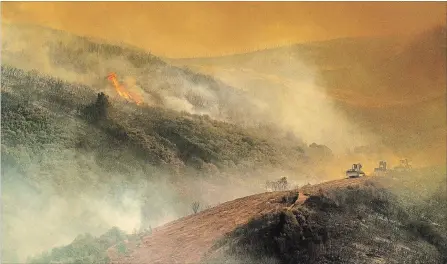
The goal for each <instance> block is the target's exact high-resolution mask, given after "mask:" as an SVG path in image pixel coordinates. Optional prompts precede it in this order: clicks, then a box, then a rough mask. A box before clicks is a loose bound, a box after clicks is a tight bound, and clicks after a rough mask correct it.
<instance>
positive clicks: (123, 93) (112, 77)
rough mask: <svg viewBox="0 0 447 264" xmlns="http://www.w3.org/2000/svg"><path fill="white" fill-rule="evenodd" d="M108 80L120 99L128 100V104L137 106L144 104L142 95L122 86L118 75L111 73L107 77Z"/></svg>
mask: <svg viewBox="0 0 447 264" xmlns="http://www.w3.org/2000/svg"><path fill="white" fill-rule="evenodd" d="M107 79H108V80H109V81H110V82H111V83H112V85H113V87H114V88H115V91H116V92H117V94H118V95H119V96H120V97H122V98H124V99H126V100H127V101H128V102H133V103H135V104H137V105H140V104H142V103H143V97H142V96H141V95H139V94H137V93H133V92H131V91H129V90H128V89H126V88H125V87H124V86H123V85H122V84H120V83H119V81H118V77H117V75H116V73H110V74H109V75H108V76H107Z"/></svg>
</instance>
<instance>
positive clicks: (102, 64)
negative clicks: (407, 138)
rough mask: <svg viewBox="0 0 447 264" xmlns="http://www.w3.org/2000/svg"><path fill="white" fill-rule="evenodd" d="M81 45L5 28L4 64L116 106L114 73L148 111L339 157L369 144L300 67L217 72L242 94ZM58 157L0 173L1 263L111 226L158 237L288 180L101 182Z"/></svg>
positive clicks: (69, 156) (81, 165)
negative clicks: (201, 208) (88, 91)
mask: <svg viewBox="0 0 447 264" xmlns="http://www.w3.org/2000/svg"><path fill="white" fill-rule="evenodd" d="M86 43H87V42H85V41H84V40H82V39H79V38H76V37H73V36H71V35H69V34H66V33H63V32H59V31H51V30H46V29H42V28H35V27H27V26H14V25H5V24H2V63H4V64H8V65H11V66H14V67H17V68H21V69H25V70H37V71H39V72H41V73H45V74H48V75H51V76H55V77H58V78H60V79H62V80H64V81H68V82H76V83H82V84H86V85H89V86H91V87H93V89H97V90H98V91H104V92H106V93H107V94H109V95H110V96H111V97H112V98H115V99H116V100H119V98H118V97H117V95H116V94H115V92H114V89H113V87H111V86H110V85H109V84H108V83H107V80H106V77H107V74H108V73H109V72H116V73H117V75H118V76H119V77H120V78H121V79H120V81H122V82H123V83H124V85H125V87H126V89H129V90H131V91H132V92H135V93H139V94H141V95H142V96H143V97H144V103H146V104H148V105H152V106H160V107H164V108H168V109H172V110H176V111H185V112H188V113H193V114H201V115H208V116H210V117H211V118H213V119H217V120H224V121H227V122H233V123H237V124H240V125H244V126H249V127H257V126H258V127H259V126H262V125H274V126H277V127H278V128H280V130H282V131H285V132H289V131H291V132H293V134H295V136H297V137H300V138H302V139H303V140H304V141H306V142H307V143H312V142H318V143H323V144H326V145H328V146H329V147H330V148H331V149H333V150H336V151H343V150H345V149H346V148H352V147H354V146H358V145H362V144H366V143H368V142H370V138H369V135H367V134H365V133H362V132H361V130H360V129H359V128H358V127H357V126H356V125H355V124H351V123H350V122H349V121H348V120H347V119H346V117H345V116H343V114H342V113H341V112H339V111H337V109H336V106H335V104H334V103H333V102H332V101H331V100H330V99H329V98H328V96H327V95H326V92H325V90H324V87H322V86H320V85H317V79H318V74H317V72H316V71H315V70H314V69H312V67H309V66H308V65H304V64H303V63H301V62H299V61H295V60H290V61H288V62H287V63H282V64H274V67H273V68H274V70H273V68H268V67H266V68H264V69H256V70H253V68H255V65H259V64H260V62H259V61H256V60H253V61H252V62H250V63H249V64H251V66H252V68H249V67H246V68H244V69H241V70H239V69H238V70H236V71H231V72H230V73H227V72H226V71H225V70H221V71H217V72H213V75H216V76H218V77H219V78H221V79H222V80H224V81H225V82H228V83H229V84H231V85H233V86H234V87H240V88H241V89H240V90H238V89H235V88H233V87H229V86H227V85H225V84H223V83H221V82H213V81H211V80H210V78H208V77H203V76H197V75H194V74H192V73H190V72H188V71H185V70H181V69H178V68H173V67H171V66H169V65H167V64H164V63H162V62H160V61H157V60H156V59H154V58H150V59H148V60H149V61H150V62H149V63H148V65H145V66H142V67H138V66H136V64H138V61H137V62H135V61H132V59H129V56H127V55H123V54H121V53H120V52H116V54H114V53H113V52H114V51H113V50H112V51H110V50H109V51H107V50H100V51H95V50H94V49H92V50H89V47H90V48H91V46H89V45H87V44H86ZM261 62H262V61H261ZM261 64H262V63H261ZM154 65H155V66H154ZM272 72H273V73H275V74H273V73H272ZM276 73H277V74H276ZM64 126H65V130H64V131H69V132H70V133H71V134H70V133H68V132H67V133H68V134H66V135H64V138H66V139H73V138H75V137H76V135H75V133H76V132H78V131H77V127H79V124H74V123H70V122H68V121H67V122H66V124H64ZM2 148H3V146H2ZM54 148H55V149H45V150H41V153H40V156H39V159H35V160H33V159H32V158H29V162H27V168H26V170H25V172H20V173H19V172H18V171H14V170H8V171H4V172H3V173H2V203H3V208H4V211H3V219H2V220H3V221H2V228H3V230H2V231H3V232H2V233H3V245H6V247H4V249H3V252H6V253H5V254H3V257H4V260H11V261H20V262H22V261H23V260H24V258H25V257H27V256H29V255H33V254H37V253H40V252H42V251H43V250H46V249H49V248H52V247H54V246H59V245H62V244H67V243H70V242H71V241H72V240H73V239H74V238H75V237H76V236H77V235H78V234H80V233H85V232H89V233H92V234H93V235H99V234H101V233H103V232H105V231H106V230H107V229H109V228H110V227H112V226H117V227H119V228H120V229H123V230H125V231H127V232H131V231H132V230H134V229H139V228H141V227H147V226H148V225H150V226H152V227H155V226H158V225H161V224H163V223H166V222H168V221H171V220H174V219H176V218H178V217H181V216H184V215H187V214H190V213H192V212H191V208H190V205H191V203H192V202H194V201H200V202H201V203H202V204H203V205H214V204H218V203H221V202H224V201H227V200H231V199H234V198H237V197H241V196H246V195H250V194H254V193H256V192H260V191H263V190H264V186H263V183H265V180H267V179H270V180H272V179H276V178H278V176H284V172H282V171H279V170H273V169H272V171H265V172H263V173H261V172H251V173H249V172H247V173H244V172H241V171H235V173H233V174H232V175H231V177H230V176H229V175H226V176H227V177H220V178H219V177H218V176H219V175H214V174H213V173H209V174H208V176H209V178H207V179H200V180H199V179H195V180H191V177H188V180H186V179H184V180H179V181H178V182H176V183H172V182H170V181H169V180H170V179H172V178H171V176H172V175H169V174H168V173H166V172H164V171H162V170H158V169H156V168H154V169H153V173H152V174H151V175H147V171H143V170H142V169H138V168H134V167H132V165H129V168H127V169H128V170H129V172H127V173H119V172H110V171H108V172H106V171H104V170H103V169H102V168H100V167H99V166H98V164H97V159H96V157H95V156H94V155H93V154H92V153H79V152H77V151H75V150H72V149H67V147H66V145H64V144H62V143H54ZM20 158H21V159H24V157H20ZM116 162H119V161H116ZM138 165H141V164H138ZM3 166H11V167H14V165H12V164H2V167H3ZM220 176H221V175H220ZM287 176H288V175H287ZM185 178H186V177H185ZM197 178H199V177H197ZM36 179H39V180H40V182H37V180H36ZM42 179H45V180H42ZM123 179H126V180H123ZM294 180H296V184H299V185H302V184H305V183H307V182H305V181H308V180H309V181H311V180H312V179H305V180H304V177H303V176H302V175H295V179H294ZM30 183H34V185H31V184H30ZM12 252H17V256H13V255H11V254H12ZM8 254H9V255H8ZM5 256H6V257H7V258H5Z"/></svg>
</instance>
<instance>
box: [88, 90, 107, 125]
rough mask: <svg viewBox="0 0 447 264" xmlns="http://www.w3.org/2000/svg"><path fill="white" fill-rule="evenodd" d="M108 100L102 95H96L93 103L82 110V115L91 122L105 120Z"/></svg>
mask: <svg viewBox="0 0 447 264" xmlns="http://www.w3.org/2000/svg"><path fill="white" fill-rule="evenodd" d="M110 105H111V104H110V102H109V98H108V97H107V95H105V94H104V93H102V92H101V93H98V97H97V98H96V101H95V103H93V104H90V105H89V106H87V107H86V108H85V109H84V115H85V116H86V117H87V119H89V120H90V121H92V122H98V121H100V120H104V119H107V116H108V110H109V107H110Z"/></svg>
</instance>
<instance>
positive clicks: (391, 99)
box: [171, 26, 447, 164]
mask: <svg viewBox="0 0 447 264" xmlns="http://www.w3.org/2000/svg"><path fill="white" fill-rule="evenodd" d="M445 58H446V28H445V27H444V26H439V27H435V28H432V29H429V30H427V31H426V32H422V33H420V34H418V35H413V36H400V37H393V36H389V37H375V38H350V39H336V40H331V41H324V42H315V43H308V44H299V45H292V46H288V47H282V48H276V49H268V50H263V51H257V52H252V53H247V54H239V55H231V56H225V57H218V58H197V59H179V60H171V62H172V63H174V64H175V65H182V66H187V67H190V68H191V69H194V70H197V71H199V72H203V73H207V74H210V75H212V76H215V77H216V78H219V79H221V80H223V81H225V82H227V83H229V84H231V85H233V86H235V87H241V88H243V89H244V90H246V91H250V92H252V93H253V94H258V95H259V94H260V95H261V96H264V95H265V97H264V100H266V101H270V102H277V101H278V102H284V103H286V102H287V103H288V104H293V102H301V101H300V100H299V98H302V97H304V98H306V99H307V100H308V101H311V102H313V103H314V104H316V105H320V104H326V105H327V104H333V105H334V106H333V107H332V108H331V109H329V110H328V111H327V112H326V111H318V110H317V109H318V108H317V107H315V109H313V110H312V111H311V110H309V109H312V105H306V107H307V108H306V110H309V111H308V113H309V114H311V113H312V114H313V115H314V116H315V118H317V119H318V118H320V119H323V120H324V121H323V122H327V121H326V120H327V119H328V118H327V117H328V116H331V115H330V114H329V112H330V113H333V112H337V111H338V112H339V114H338V115H337V116H338V117H339V118H338V119H339V121H340V125H342V123H343V122H342V120H344V119H343V117H344V118H347V120H349V123H350V124H351V125H353V126H354V128H352V129H355V130H358V131H360V133H361V134H364V135H367V134H368V135H371V136H370V137H369V140H366V142H369V143H370V144H373V145H377V144H382V145H385V146H386V147H389V148H391V149H392V150H394V151H395V153H396V155H401V156H415V157H414V160H415V161H417V162H419V163H420V164H424V163H426V162H435V163H438V164H440V163H443V162H444V161H445V145H446V142H445V136H444V134H445V133H446V125H445V119H446V110H445V96H446V93H445V87H446V85H447V84H446V69H447V68H446V60H445ZM309 87H312V88H309ZM272 90H281V91H284V94H286V95H284V96H281V95H278V96H276V100H275V98H271V97H275V96H272V94H273V95H274V93H273V92H271V91H272ZM311 91H318V92H319V94H320V95H318V94H316V93H311ZM293 94H296V95H294V96H295V97H298V98H293V97H292V99H290V98H291V96H290V95H293ZM306 95H308V96H306ZM325 110H326V109H325ZM297 112H300V111H299V110H297ZM301 112H304V110H302V111H301ZM331 128H332V129H331V132H332V133H333V132H334V130H336V129H337V127H336V124H333V125H332V126H331ZM344 130H346V129H344ZM333 136H336V134H335V135H333ZM337 136H338V135H337ZM371 138H376V140H371ZM337 139H338V140H340V139H341V137H337ZM353 139H354V138H353ZM326 140H327V139H326ZM372 142H374V143H372ZM323 143H324V142H323ZM344 143H345V142H344ZM347 145H348V144H347V143H345V146H347ZM421 148H422V149H424V153H425V154H426V155H418V152H419V151H418V150H420V149H421ZM419 154H420V153H419ZM433 157H439V158H436V161H433V160H432V158H433Z"/></svg>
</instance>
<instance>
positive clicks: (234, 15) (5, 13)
mask: <svg viewBox="0 0 447 264" xmlns="http://www.w3.org/2000/svg"><path fill="white" fill-rule="evenodd" d="M1 7H2V19H4V20H6V21H11V22H24V23H34V24H39V25H44V26H49V27H52V28H56V29H63V30H67V31H70V32H73V33H75V34H78V35H86V36H94V37H98V38H104V39H107V40H111V41H123V42H126V43H129V44H132V45H135V46H138V47H141V48H145V49H148V50H151V51H152V52H153V53H154V54H156V55H160V56H166V57H197V56H216V55H222V54H230V53H240V52H244V51H252V50H256V49H262V48H266V47H274V46H281V45H284V44H290V43H299V42H305V41H313V40H324V39H333V38H338V37H349V36H371V35H384V34H397V33H413V32H418V31H421V30H424V29H425V28H427V27H430V26H432V25H435V24H445V22H446V3H444V2H431V3H424V2H388V3H385V2H375V3H373V2H355V3H353V2H282V3H278V2H2V3H1Z"/></svg>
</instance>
